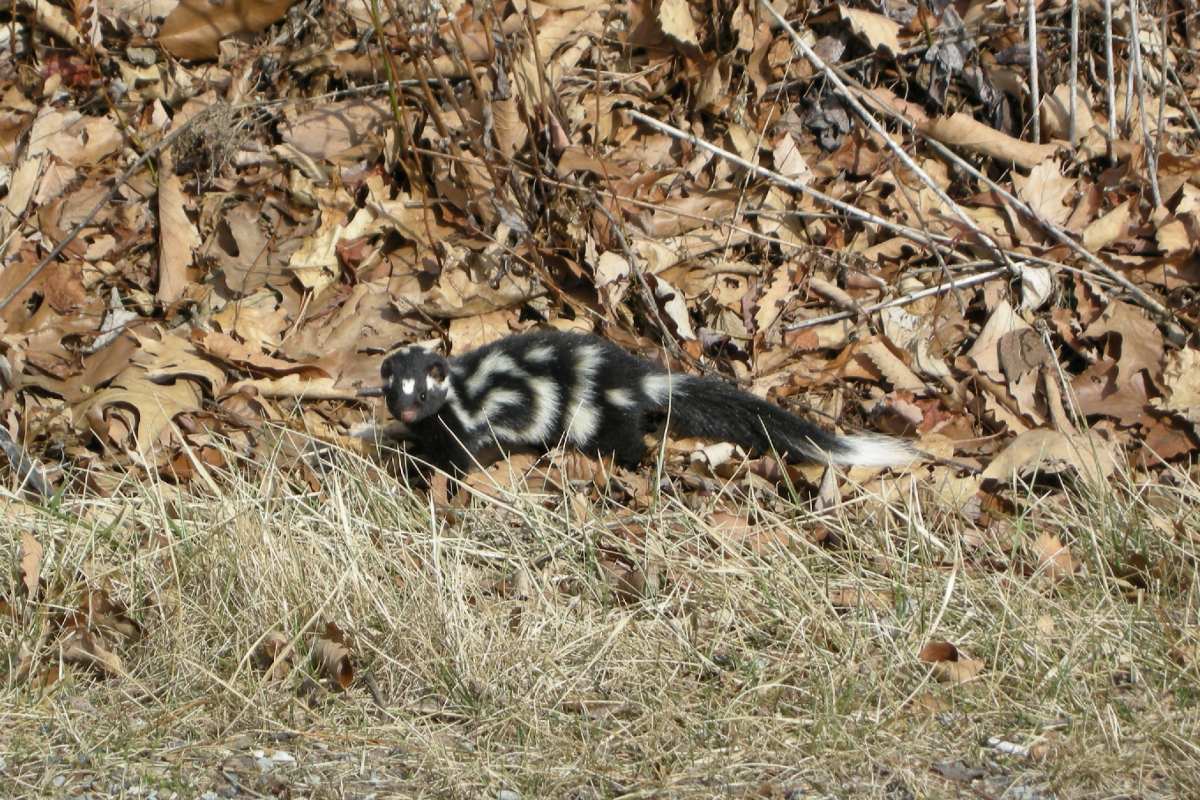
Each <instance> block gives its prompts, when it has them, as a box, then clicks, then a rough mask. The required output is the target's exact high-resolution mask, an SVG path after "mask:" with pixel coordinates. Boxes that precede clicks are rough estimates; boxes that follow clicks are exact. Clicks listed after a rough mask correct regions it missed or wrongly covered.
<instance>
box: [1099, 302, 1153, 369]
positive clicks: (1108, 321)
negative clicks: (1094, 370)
mask: <svg viewBox="0 0 1200 800" xmlns="http://www.w3.org/2000/svg"><path fill="white" fill-rule="evenodd" d="M1082 336H1083V337H1084V338H1086V339H1101V338H1104V337H1106V336H1116V337H1117V338H1118V339H1119V340H1120V347H1121V355H1120V357H1119V358H1118V359H1117V378H1118V380H1119V381H1121V382H1125V381H1129V380H1131V379H1132V377H1133V374H1134V373H1135V372H1138V371H1139V370H1146V371H1147V372H1148V373H1149V374H1150V376H1151V377H1155V376H1157V375H1158V373H1159V370H1160V369H1161V368H1162V359H1163V335H1162V333H1161V332H1160V331H1159V329H1158V325H1156V324H1155V323H1154V322H1153V321H1151V320H1150V318H1149V317H1147V316H1146V312H1145V311H1143V310H1142V309H1141V308H1140V307H1138V306H1135V305H1132V304H1130V303H1126V302H1123V301H1121V300H1114V301H1112V302H1110V303H1109V304H1108V305H1107V306H1106V307H1105V308H1104V311H1103V312H1102V313H1101V314H1100V317H1099V318H1098V319H1096V320H1095V321H1094V322H1092V324H1091V325H1088V327H1087V328H1086V329H1085V330H1084V331H1083V334H1082Z"/></svg>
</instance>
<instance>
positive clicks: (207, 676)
mask: <svg viewBox="0 0 1200 800" xmlns="http://www.w3.org/2000/svg"><path fill="white" fill-rule="evenodd" d="M263 474H264V475H266V476H267V477H265V478H263V479H262V480H261V481H260V482H249V481H245V480H238V479H230V481H229V483H228V487H229V488H228V489H227V490H226V494H225V495H224V496H223V497H220V498H218V499H204V498H201V497H198V496H196V495H194V494H193V495H180V494H178V493H176V492H175V491H173V490H171V489H170V487H165V486H157V487H155V486H142V485H134V484H130V485H129V486H128V487H127V489H126V491H124V492H121V493H119V495H118V496H119V499H116V498H114V499H110V500H105V501H89V502H86V503H85V502H82V501H81V502H70V501H64V502H63V503H62V504H61V505H60V506H59V507H58V508H56V509H54V510H41V511H34V510H33V509H30V508H27V507H23V506H18V505H16V504H10V505H9V506H8V508H7V512H8V513H6V514H5V516H4V521H3V523H0V524H2V525H3V526H4V528H5V529H6V533H7V535H8V540H9V541H10V542H16V541H17V540H18V538H19V534H20V532H21V531H28V532H32V533H34V535H35V536H36V537H37V538H38V540H39V541H40V542H41V543H42V544H43V545H44V546H45V547H46V554H45V557H44V559H43V563H42V570H41V574H42V578H43V580H44V581H45V585H46V586H47V587H51V588H50V593H49V594H48V595H47V596H48V597H49V598H50V599H49V600H48V601H46V602H47V603H50V604H53V603H56V602H57V603H63V602H64V600H63V598H66V597H70V596H72V595H71V592H70V591H69V587H78V586H80V585H82V584H81V579H80V570H81V569H83V570H84V571H85V572H86V574H87V575H88V576H90V582H89V585H91V586H93V587H97V586H101V585H105V584H106V583H107V585H108V587H109V592H110V593H111V594H112V596H113V597H115V598H117V599H120V600H121V601H123V602H125V603H128V604H130V606H131V608H132V611H131V615H132V616H133V617H135V618H136V619H137V621H138V622H139V623H140V624H141V625H142V626H143V627H144V629H145V636H144V638H143V639H142V640H141V641H140V642H138V643H137V644H133V645H126V646H122V647H121V648H119V652H120V655H121V657H122V659H123V663H124V668H125V670H126V671H127V675H125V676H123V677H120V678H108V679H104V678H100V677H97V676H96V675H95V674H93V673H92V672H91V671H90V670H87V669H85V668H81V667H72V668H69V669H67V670H66V671H65V673H64V677H63V679H62V680H60V681H58V682H57V683H55V684H54V685H52V686H50V687H48V688H42V687H38V686H37V685H36V681H33V680H30V679H18V677H17V671H18V660H19V656H20V654H21V653H23V652H24V653H30V652H32V653H33V659H34V665H35V670H34V671H35V673H36V671H37V669H38V668H39V667H44V666H45V665H47V664H50V663H52V662H53V661H54V659H55V658H56V657H57V655H56V651H55V647H54V641H55V637H54V636H52V635H46V636H43V635H42V634H44V633H47V634H48V628H47V625H46V622H45V620H46V619H47V617H48V615H47V614H46V613H44V612H45V609H44V608H43V607H40V606H38V605H37V604H31V603H29V602H28V601H25V600H18V601H17V602H16V603H15V604H14V608H13V611H14V614H13V615H11V617H8V618H5V620H4V621H3V623H2V625H3V636H4V640H5V641H6V642H8V643H9V646H8V648H7V652H8V676H7V679H6V681H5V683H4V688H3V699H2V704H0V708H2V709H3V711H2V712H0V713H2V715H3V719H2V724H3V731H4V733H3V734H0V742H2V745H0V758H2V760H3V765H2V767H0V791H2V793H3V795H4V796H6V797H22V796H29V797H32V796H47V795H81V794H86V793H89V792H90V793H92V794H93V796H100V797H108V796H130V797H132V796H141V797H146V796H149V792H150V791H151V790H154V791H155V792H156V794H155V795H154V796H156V797H163V798H165V797H171V796H179V797H193V796H200V795H202V794H203V793H204V792H206V791H212V792H215V794H214V795H210V796H255V795H256V794H262V795H272V794H279V793H281V792H282V791H284V790H286V791H289V792H290V793H291V796H293V797H342V796H354V797H366V796H375V797H497V796H511V795H504V794H503V793H502V790H508V791H512V792H516V793H518V794H519V795H520V797H522V798H533V797H574V798H586V797H648V796H670V797H717V796H722V797H725V796H742V795H750V796H756V797H806V798H807V797H856V798H857V797H886V798H907V797H942V796H946V797H949V796H955V797H957V796H963V795H964V794H966V795H973V796H980V797H997V798H999V797H1012V798H1040V797H1062V798H1066V797H1115V796H1127V795H1128V796H1137V797H1147V798H1152V797H1184V796H1196V795H1197V793H1200V777H1198V776H1200V748H1198V747H1197V745H1196V742H1197V741H1200V730H1198V728H1200V715H1197V696H1198V691H1200V686H1198V685H1197V684H1198V681H1197V676H1198V669H1200V665H1198V663H1197V649H1198V648H1197V641H1198V625H1197V623H1198V619H1197V606H1198V604H1197V590H1198V589H1200V582H1198V581H1197V578H1196V574H1195V565H1196V558H1197V545H1196V541H1197V539H1198V531H1200V522H1198V519H1200V491H1198V490H1197V487H1196V486H1195V485H1192V484H1185V485H1184V488H1183V489H1180V490H1176V489H1168V488H1166V487H1162V486H1159V487H1137V486H1134V485H1132V484H1128V483H1126V484H1123V485H1118V486H1116V487H1114V488H1113V489H1111V491H1110V492H1108V493H1106V494H1105V495H1104V496H1100V497H1091V498H1088V497H1083V496H1080V495H1074V496H1073V497H1074V498H1075V499H1074V503H1062V502H1055V499H1056V498H1061V495H1058V494H1047V495H1043V496H1040V497H1039V496H1037V495H1035V494H1033V493H1029V494H1028V495H1027V496H1026V497H1025V503H1024V505H1025V508H1026V509H1027V511H1025V512H1023V514H1022V520H1021V521H1019V522H1017V523H1015V524H1013V525H1011V526H1007V527H1005V528H1004V529H1003V530H1004V532H1003V533H1000V534H997V535H995V536H993V537H991V538H990V539H989V540H988V541H985V542H983V543H979V542H978V541H976V538H977V537H976V538H972V536H964V534H963V530H962V526H961V524H960V523H957V522H956V521H955V520H953V519H944V518H939V516H938V515H937V514H936V513H935V511H936V510H935V509H933V508H930V507H925V506H923V505H922V502H921V500H920V493H915V495H914V496H915V497H916V499H912V498H909V499H906V500H904V502H903V503H891V502H887V503H885V502H884V501H883V500H882V499H880V498H865V499H863V500H862V501H861V502H858V503H855V504H853V505H851V506H848V507H846V508H845V509H843V510H842V512H841V513H839V514H837V515H827V516H826V517H824V518H823V519H822V520H821V524H823V525H824V526H825V527H826V528H828V529H829V530H830V531H832V532H833V533H834V534H835V535H834V537H833V539H835V540H837V543H836V545H835V546H830V545H829V543H828V540H827V542H826V543H825V544H822V545H813V544H809V543H808V542H807V540H806V538H805V536H804V534H805V533H806V532H810V531H812V530H813V529H814V528H815V526H816V524H817V519H816V518H815V517H814V516H813V515H812V513H810V512H808V511H804V510H801V509H795V508H792V509H789V508H788V507H787V504H785V503H782V502H780V501H778V500H775V501H768V500H764V501H763V502H762V504H761V506H760V507H759V508H757V509H756V513H757V514H758V515H759V517H758V518H759V520H760V522H761V524H763V525H778V526H784V527H786V528H787V529H789V530H792V531H794V532H796V534H797V535H796V537H795V540H794V541H793V543H792V544H791V546H786V547H776V548H771V549H770V550H769V551H768V552H765V553H762V554H759V555H756V554H754V553H752V552H749V551H747V550H746V549H745V548H741V547H737V546H732V545H731V546H722V545H723V544H727V543H721V542H719V541H717V542H714V538H713V535H712V533H711V532H710V531H706V530H704V529H703V526H702V524H701V523H700V522H699V521H698V520H699V519H700V518H702V516H703V509H700V511H701V513H700V514H697V513H696V511H697V509H694V508H693V509H689V508H686V507H685V506H684V504H682V503H681V502H680V501H677V500H673V499H670V498H669V497H665V496H664V497H662V498H660V499H659V500H658V501H657V502H656V503H655V504H654V506H653V508H652V510H651V511H646V512H643V513H642V514H641V515H640V519H641V521H642V522H643V523H644V525H645V531H646V532H645V537H644V540H642V541H641V542H640V543H639V544H638V545H637V546H631V550H630V553H629V557H630V558H631V559H632V560H634V561H638V560H643V561H644V564H645V565H646V566H645V574H646V575H650V576H652V577H653V579H652V580H650V581H649V583H650V584H651V586H650V588H648V589H647V590H646V591H645V592H644V593H643V594H644V596H643V597H642V599H640V600H638V601H637V602H628V597H627V595H628V593H627V592H625V593H622V591H620V588H621V587H619V586H615V585H614V583H613V581H612V579H611V577H610V576H609V574H608V573H607V572H606V571H605V570H604V569H603V568H602V565H601V563H600V557H601V552H600V545H599V543H600V542H602V541H605V540H606V538H605V537H606V536H608V535H609V525H608V522H607V520H609V519H611V518H612V516H613V514H612V510H611V509H606V508H604V507H603V506H602V505H587V506H584V505H583V504H580V503H578V502H576V503H565V502H554V501H553V499H552V498H549V499H548V498H547V497H545V496H541V497H538V496H528V495H526V496H521V495H519V494H518V495H516V496H511V497H509V498H507V501H506V504H507V505H509V506H510V509H505V508H501V507H497V506H495V505H492V506H487V505H485V504H484V503H483V502H482V501H476V502H475V504H474V506H473V508H472V509H471V510H470V511H468V512H467V513H466V514H465V515H464V517H463V518H462V520H461V521H460V522H458V523H456V524H450V523H448V522H447V521H446V519H445V518H444V515H441V514H432V513H431V510H430V507H429V506H428V505H427V504H426V503H424V502H423V501H422V500H421V499H420V498H419V497H414V496H412V495H409V494H405V493H404V492H402V491H401V490H400V489H398V487H397V485H396V484H395V483H394V482H393V481H392V480H391V479H389V478H387V477H386V476H384V475H381V474H379V473H377V472H375V471H374V468H373V467H371V466H370V465H369V464H367V463H365V462H361V461H358V460H356V459H354V458H353V457H351V456H346V457H345V459H344V460H342V461H340V462H339V465H338V466H337V467H335V468H334V469H333V471H331V472H329V473H328V474H327V475H325V477H324V480H325V486H324V489H325V493H324V495H322V496H318V495H316V494H306V493H303V492H300V491H298V490H297V489H296V487H295V486H294V485H291V484H288V483H286V482H282V481H280V480H278V479H277V478H273V477H271V476H277V475H278V474H279V473H278V471H276V470H266V471H264V473H263ZM744 502H745V503H747V504H750V505H754V504H755V503H754V501H753V500H749V501H744ZM1160 509H1166V511H1162V510H1160ZM581 510H582V513H581ZM1164 518H1166V519H1168V521H1169V522H1170V523H1171V525H1175V523H1176V521H1177V522H1178V525H1176V526H1175V528H1174V529H1175V530H1176V531H1177V535H1176V536H1175V537H1173V538H1172V537H1171V536H1170V535H1168V533H1166V532H1164V526H1163V525H1162V520H1163V519H1164ZM1044 531H1052V532H1055V533H1057V535H1059V536H1060V537H1063V538H1064V539H1065V540H1066V541H1067V542H1068V544H1069V545H1070V546H1071V549H1072V553H1073V556H1074V558H1076V559H1078V561H1080V562H1081V564H1080V572H1079V573H1078V574H1077V575H1076V576H1075V577H1073V578H1069V579H1066V580H1062V581H1059V582H1057V583H1055V582H1052V581H1051V580H1049V579H1048V578H1047V577H1046V575H1045V574H1044V572H1045V570H1044V569H1042V570H1041V571H1039V569H1038V565H1037V559H1036V556H1035V555H1033V553H1032V550H1031V547H1032V544H1031V543H1032V542H1033V541H1034V539H1035V538H1036V536H1037V535H1038V534H1039V533H1041V532H1044ZM12 547H13V551H14V552H15V545H13V546H12ZM1133 553H1139V554H1141V555H1142V556H1144V557H1145V558H1146V564H1145V565H1144V566H1145V567H1146V568H1145V569H1144V570H1143V571H1142V572H1140V573H1137V574H1134V573H1133V572H1130V571H1128V570H1126V569H1125V567H1124V566H1122V565H1128V564H1129V563H1130V559H1131V554H1133ZM1135 563H1140V562H1135ZM1123 570H1125V571H1124V572H1123ZM506 576H507V577H509V578H510V579H511V580H509V581H508V582H507V589H506V590H504V591H497V590H496V582H497V579H500V578H503V577H506ZM18 580H19V578H18V577H14V578H13V579H12V582H11V585H10V586H9V587H8V589H9V591H8V596H9V597H18V596H19V592H18V590H17V583H18ZM59 584H61V585H62V586H65V587H68V589H62V590H60V591H58V593H57V594H55V591H54V590H53V588H52V587H54V586H55V585H59ZM1139 586H1140V588H1139ZM843 588H853V589H857V590H858V592H859V596H860V597H861V598H862V599H863V602H861V603H859V604H858V605H854V604H848V603H847V602H845V598H846V593H845V592H840V593H839V592H834V593H833V597H834V598H835V599H836V598H839V597H840V600H839V605H838V606H836V607H835V605H834V604H833V603H832V602H831V599H830V598H831V590H836V589H843ZM55 598H57V599H55ZM846 605H850V607H848V608H847V607H845V606H846ZM12 617H15V619H14V618H12ZM325 621H333V622H335V623H336V624H337V625H338V626H339V627H341V628H342V629H343V630H346V631H349V632H350V633H351V635H352V637H353V641H352V648H353V653H354V663H355V667H356V679H355V682H354V683H353V685H352V686H351V688H350V689H349V690H348V691H345V692H330V691H328V690H327V689H314V688H313V687H314V683H313V681H311V680H306V679H305V678H306V676H312V677H319V676H318V675H317V674H316V673H315V672H314V671H313V667H312V664H311V663H310V662H309V661H308V660H307V659H305V658H302V659H299V664H298V666H297V669H296V670H295V671H293V672H292V674H290V675H289V676H288V677H287V678H286V679H285V680H283V681H282V682H271V681H268V680H267V679H266V677H265V676H264V673H263V671H262V670H261V669H260V668H258V667H256V666H255V665H254V662H253V659H252V654H253V653H254V652H255V650H256V648H257V647H258V645H259V644H260V642H261V641H262V639H263V637H264V636H265V635H267V634H268V633H269V632H270V631H272V630H278V631H280V632H282V633H283V634H284V635H285V636H286V637H288V638H289V639H294V640H295V641H296V642H297V643H298V647H299V648H300V650H301V651H302V652H303V653H304V654H307V652H308V650H309V648H310V646H311V643H312V640H313V636H312V631H313V630H314V629H315V628H318V627H320V624H321V623H323V622H325ZM931 640H949V641H951V642H953V643H954V644H955V645H957V646H958V647H959V648H960V650H961V651H963V652H964V653H965V654H966V655H969V656H970V657H973V658H978V659H982V661H983V662H984V669H983V670H982V672H980V673H979V675H978V676H977V677H976V678H975V679H974V680H970V681H968V682H966V683H962V684H958V685H952V684H947V683H941V682H939V681H938V680H936V679H935V676H933V675H932V674H931V670H930V668H929V666H928V665H927V664H923V663H921V662H920V661H918V659H917V654H918V652H920V650H921V648H922V647H923V645H925V644H926V643H927V642H929V641H931ZM39 645H40V646H39ZM371 688H373V689H374V694H375V696H376V697H377V698H378V699H379V701H381V702H382V705H379V704H377V703H376V702H375V701H374V700H373V698H372V691H371ZM989 737H999V738H1000V739H1003V740H1005V741H1008V742H1013V743H1017V744H1021V745H1027V746H1033V749H1034V753H1033V755H1030V756H1020V755H1012V754H1006V753H1004V752H1001V751H1000V750H997V749H995V748H992V747H988V746H987V740H988V738H989ZM276 751H283V752H285V753H287V754H288V755H290V756H291V757H293V758H294V759H295V762H294V763H289V762H286V761H279V762H277V763H276V764H275V765H273V766H270V765H268V764H267V763H266V761H265V760H264V759H266V758H269V757H270V756H271V755H272V754H273V753H274V752H276ZM256 752H257V753H259V756H258V757H256ZM952 762H961V763H960V764H959V765H957V767H955V766H953V765H952ZM947 764H951V766H947ZM958 768H974V769H975V770H976V771H975V772H974V773H972V774H973V775H975V780H974V782H971V783H968V782H967V781H966V780H965V777H964V774H963V773H962V771H961V769H958ZM956 769H958V771H956Z"/></svg>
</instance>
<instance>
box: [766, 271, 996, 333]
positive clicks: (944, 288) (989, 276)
mask: <svg viewBox="0 0 1200 800" xmlns="http://www.w3.org/2000/svg"><path fill="white" fill-rule="evenodd" d="M1006 275H1008V269H1007V268H1006V267H997V268H995V269H989V270H988V271H987V272H979V273H976V274H975V275H968V276H967V277H965V278H959V279H958V280H953V281H947V282H946V283H939V284H937V285H936V286H927V287H925V288H924V289H918V290H917V291H915V292H909V293H908V294H905V295H902V296H900V297H893V298H892V299H891V300H885V301H883V302H881V303H875V304H873V305H869V306H863V307H862V309H861V313H862V314H864V315H865V314H874V313H875V312H876V311H882V310H883V309H885V308H892V307H894V306H904V305H908V304H909V303H912V302H915V301H917V300H920V299H922V298H925V297H931V296H933V295H938V294H945V293H946V292H952V291H957V290H958V289H963V288H966V287H968V286H974V285H975V284H977V283H986V282H987V281H990V280H995V279H996V278H1000V277H1004V276H1006ZM855 316H858V314H856V313H855V312H853V311H838V312H837V313H834V314H827V315H825V316H823V317H815V318H813V319H806V320H801V321H800V322H793V323H792V324H790V325H788V326H787V327H786V328H785V330H789V331H799V330H803V329H804V328H814V327H816V326H817V325H824V324H825V323H827V322H837V321H838V320H842V319H850V318H851V317H855Z"/></svg>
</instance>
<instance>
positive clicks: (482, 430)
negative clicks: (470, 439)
mask: <svg viewBox="0 0 1200 800" xmlns="http://www.w3.org/2000/svg"><path fill="white" fill-rule="evenodd" d="M446 402H447V404H448V405H450V407H451V408H452V409H453V410H454V413H455V414H456V415H458V418H459V419H460V420H461V421H462V424H463V427H464V428H466V430H467V432H468V434H470V435H472V436H478V435H483V436H485V437H486V438H488V439H491V438H492V437H491V434H490V431H491V430H492V429H493V427H494V423H493V422H492V419H493V418H494V417H498V416H499V415H500V412H502V411H503V410H504V409H505V408H507V407H509V406H519V405H524V404H528V403H529V397H528V396H527V395H525V394H522V393H521V392H518V391H517V390H516V389H493V390H492V391H490V392H488V393H487V395H486V396H485V397H484V398H483V405H482V406H480V407H479V409H478V410H476V411H472V410H471V409H469V408H467V407H466V406H465V405H463V402H462V400H460V399H459V398H458V395H457V394H456V393H455V392H454V387H452V386H448V387H447V388H446ZM496 430H497V431H498V432H500V433H504V434H505V435H506V436H507V435H509V434H510V433H511V431H510V429H509V428H507V427H503V426H497V427H496Z"/></svg>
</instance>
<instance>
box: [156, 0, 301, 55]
mask: <svg viewBox="0 0 1200 800" xmlns="http://www.w3.org/2000/svg"><path fill="white" fill-rule="evenodd" d="M293 2H294V0H227V2H224V3H213V2H210V0H181V2H180V3H179V5H178V6H176V7H175V10H174V11H172V12H171V13H170V14H168V15H167V18H166V19H165V20H163V24H162V27H161V28H159V29H158V43H159V44H161V45H162V46H163V48H164V49H165V50H166V51H167V52H168V53H170V54H171V55H173V56H175V57H176V58H189V59H207V58H216V56H217V45H218V44H220V42H221V40H222V39H224V38H225V37H226V36H230V35H234V34H241V33H258V32H259V31H261V30H264V29H266V28H267V27H268V26H270V25H273V24H274V23H276V22H278V21H279V20H281V19H283V15H284V14H285V13H286V12H287V10H288V7H289V6H291V5H292V3H293Z"/></svg>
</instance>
